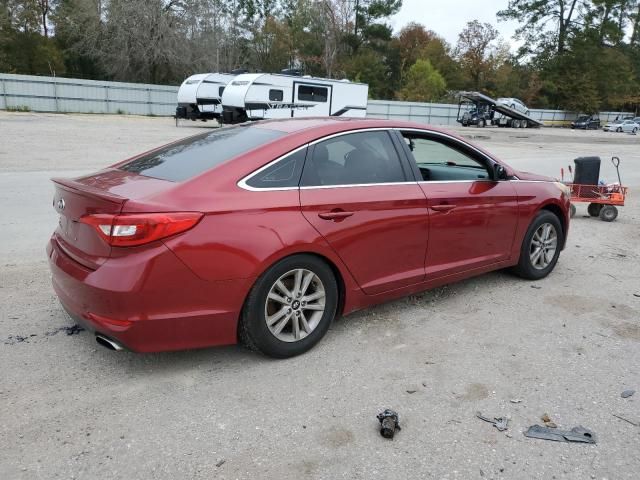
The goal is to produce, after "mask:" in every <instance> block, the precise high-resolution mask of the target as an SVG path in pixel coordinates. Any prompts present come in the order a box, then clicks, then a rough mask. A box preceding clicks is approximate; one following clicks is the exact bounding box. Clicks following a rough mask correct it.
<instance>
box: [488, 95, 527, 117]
mask: <svg viewBox="0 0 640 480" xmlns="http://www.w3.org/2000/svg"><path fill="white" fill-rule="evenodd" d="M496 102H497V103H499V104H501V105H504V106H505V107H509V108H511V109H512V110H515V111H516V112H520V113H524V114H525V115H527V116H528V115H529V109H528V108H527V106H526V105H525V104H524V102H522V100H518V99H517V98H499V99H497V100H496Z"/></svg>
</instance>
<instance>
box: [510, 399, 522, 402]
mask: <svg viewBox="0 0 640 480" xmlns="http://www.w3.org/2000/svg"><path fill="white" fill-rule="evenodd" d="M509 401H510V402H511V403H522V400H521V399H520V398H512V399H511V400H509Z"/></svg>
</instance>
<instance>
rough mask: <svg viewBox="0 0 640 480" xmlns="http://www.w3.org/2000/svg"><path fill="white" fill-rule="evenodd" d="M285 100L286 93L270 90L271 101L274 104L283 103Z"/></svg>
mask: <svg viewBox="0 0 640 480" xmlns="http://www.w3.org/2000/svg"><path fill="white" fill-rule="evenodd" d="M283 98H284V92H283V91H282V90H269V100H271V101H272V102H281V101H282V99H283Z"/></svg>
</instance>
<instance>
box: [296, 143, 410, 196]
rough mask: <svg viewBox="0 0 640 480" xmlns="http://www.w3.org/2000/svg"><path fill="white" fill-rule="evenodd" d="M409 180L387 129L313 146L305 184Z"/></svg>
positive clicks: (303, 179) (306, 167)
mask: <svg viewBox="0 0 640 480" xmlns="http://www.w3.org/2000/svg"><path fill="white" fill-rule="evenodd" d="M405 180H406V177H405V174H404V170H403V169H402V164H401V163H400V158H399V157H398V154H397V152H396V150H395V148H394V146H393V143H392V142H391V138H390V137H389V134H388V133H387V132H386V131H373V132H359V133H350V134H346V135H340V136H338V137H335V138H331V139H329V140H325V141H323V142H320V143H318V144H316V145H315V146H314V147H313V151H312V153H311V158H309V159H307V162H306V163H305V167H304V172H303V174H302V182H301V185H302V186H307V187H316V186H331V185H363V184H373V183H396V182H404V181H405Z"/></svg>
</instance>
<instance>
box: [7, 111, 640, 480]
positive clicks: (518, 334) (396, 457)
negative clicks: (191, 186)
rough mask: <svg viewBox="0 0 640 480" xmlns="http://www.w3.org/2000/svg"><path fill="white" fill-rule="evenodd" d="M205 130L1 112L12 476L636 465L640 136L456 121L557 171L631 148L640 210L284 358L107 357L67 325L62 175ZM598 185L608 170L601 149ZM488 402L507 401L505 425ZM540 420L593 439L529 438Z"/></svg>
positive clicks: (631, 470) (511, 155) (355, 321)
mask: <svg viewBox="0 0 640 480" xmlns="http://www.w3.org/2000/svg"><path fill="white" fill-rule="evenodd" d="M193 125H194V124H191V123H189V124H188V126H185V127H181V128H176V127H175V126H174V125H173V122H172V120H170V119H162V118H141V117H127V116H97V115H47V114H18V113H12V114H9V113H4V112H0V200H1V202H2V206H3V209H2V214H1V216H0V266H1V270H0V271H1V275H0V305H1V306H0V312H1V315H0V371H1V377H0V378H1V379H0V478H3V479H11V480H13V479H22V478H24V479H33V478H38V479H40V478H41V479H52V478H122V479H131V478H140V479H142V478H153V479H165V478H166V479H175V478H198V479H199V478H207V479H208V478H214V477H215V478H221V479H241V478H242V479H244V478H273V479H301V478H309V479H316V478H318V479H320V478H325V479H338V478H348V479H354V478H362V479H369V478H385V479H408V478H434V479H465V480H466V479H474V478H478V479H480V478H483V479H484V478H486V479H489V478H496V479H520V478H522V479H529V478H539V479H551V478H558V479H560V478H567V479H589V478H594V479H603V478H606V479H637V478H638V472H640V456H639V455H638V452H639V451H640V408H639V407H640V319H639V312H640V228H639V227H640V202H639V201H638V197H637V196H636V195H634V194H635V192H637V191H638V190H639V189H640V136H638V137H635V136H631V135H623V134H614V133H604V132H600V131H596V132H572V131H567V130H550V129H545V130H502V129H500V130H499V129H491V128H487V129H484V130H479V129H475V128H474V129H466V130H463V129H458V130H459V131H461V132H463V133H464V134H467V135H470V136H475V137H477V138H476V139H475V141H476V142H477V143H479V144H480V145H482V146H484V147H486V148H487V149H489V150H490V151H493V152H495V153H497V154H498V155H499V156H501V157H502V158H503V159H505V160H507V161H508V162H509V163H510V164H512V165H513V166H514V167H516V168H519V169H526V170H530V171H535V172H539V173H543V174H549V175H553V176H558V174H559V169H560V167H561V166H566V165H568V164H569V163H571V161H572V159H573V158H574V157H576V156H580V155H601V156H602V157H603V158H605V159H606V158H609V157H610V156H611V155H612V154H616V155H619V156H620V157H621V159H622V175H623V181H624V182H625V183H627V184H628V185H630V186H631V187H632V195H631V196H630V198H629V201H628V205H627V206H626V207H624V208H623V209H621V212H620V216H619V218H618V220H617V221H616V222H614V223H612V224H607V223H604V222H601V221H599V220H595V219H591V218H588V217H586V216H585V215H586V209H585V208H584V207H583V206H579V207H578V215H577V216H576V218H575V219H574V221H573V222H572V224H571V231H570V237H569V240H568V244H567V249H566V250H565V251H564V252H563V254H562V255H561V257H560V262H559V264H558V266H557V268H556V269H555V271H554V272H553V274H552V275H550V276H549V277H548V278H547V279H545V280H543V281H540V282H536V283H531V282H527V281H522V280H519V279H517V278H515V277H513V276H511V275H510V274H508V273H505V272H496V273H492V274H488V275H484V276H482V277H478V278H475V279H471V280H467V281H464V282H460V283H457V284H454V285H450V286H447V287H444V288H440V289H436V290H432V291H430V292H426V293H424V294H421V295H416V296H413V297H409V298H406V299H403V300H399V301H396V302H392V303H388V304H385V305H382V306H379V307H376V308H372V309H369V310H366V311H362V312H358V313H356V314H353V315H350V316H348V317H346V318H343V319H340V320H338V321H337V322H335V323H334V325H333V327H332V329H331V330H330V331H329V333H328V335H327V336H326V337H325V339H324V340H323V341H322V342H321V343H320V344H319V345H318V346H317V347H316V348H315V349H314V350H312V351H311V352H309V353H308V354H306V355H303V356H301V357H297V358H293V359H289V360H285V361H274V360H270V359H267V358H264V357H261V356H258V355H255V354H253V353H250V352H248V351H246V350H244V349H242V348H240V347H228V348H214V349H207V350H199V351H190V352H177V353H163V354H151V355H138V354H133V353H126V352H125V353H114V352H111V351H108V350H106V349H103V348H102V347H99V346H98V345H97V344H96V343H95V341H94V340H93V338H92V337H91V335H89V334H88V333H87V332H79V333H76V334H73V333H74V331H73V330H69V327H71V326H72V325H73V322H72V321H71V320H70V319H69V318H68V317H67V316H66V315H65V313H64V312H63V310H62V309H61V308H60V306H59V304H58V302H57V300H56V298H55V296H54V294H53V292H52V289H51V287H50V279H49V272H48V268H47V264H46V257H45V254H44V245H45V243H46V240H47V238H48V236H49V234H50V232H51V231H52V230H53V228H54V226H55V223H56V216H55V212H54V211H53V209H52V208H51V195H52V187H51V185H50V182H49V181H48V178H49V177H50V176H55V175H62V176H66V175H75V174H79V173H83V172H88V171H92V170H95V169H97V168H100V167H103V166H105V165H108V164H109V163H112V162H115V161H117V160H120V159H122V158H124V157H126V156H127V155H132V154H134V153H137V152H140V151H142V150H145V149H147V148H150V147H153V146H157V145H159V144H162V143H165V142H168V141H171V140H174V139H177V138H180V137H183V136H187V135H190V134H192V133H194V132H196V131H198V130H197V129H196V128H194V126H193ZM195 126H196V127H199V128H203V124H195ZM602 177H603V178H605V179H607V180H609V181H613V180H614V179H615V178H614V177H615V173H614V170H612V169H611V168H610V166H609V164H608V160H607V161H605V163H604V165H603V173H602ZM626 389H637V390H638V391H639V392H638V393H636V395H634V396H632V397H630V398H627V399H623V398H621V396H620V393H621V392H622V391H623V390H626ZM512 400H518V402H517V403H513V402H512ZM385 407H391V408H394V409H396V410H397V411H398V412H399V413H400V416H401V424H402V427H403V428H402V431H401V432H399V433H398V434H397V436H396V438H395V439H394V440H393V441H388V440H385V439H383V438H382V437H380V436H379V434H378V432H377V427H378V425H377V421H376V419H375V415H376V414H377V413H378V412H379V411H380V410H381V409H382V408H385ZM477 411H481V412H483V413H484V414H486V415H494V416H504V415H509V416H510V417H511V423H510V426H509V430H508V431H507V432H498V431H497V430H496V429H495V428H494V427H492V426H491V425H490V424H488V423H484V422H482V421H480V420H478V419H476V418H475V412H477ZM545 413H548V414H549V415H550V417H551V418H552V420H553V421H554V422H555V423H556V424H557V425H558V426H559V427H561V428H566V429H570V428H572V427H574V426H577V425H582V426H585V427H587V428H590V429H591V430H593V431H594V432H596V434H597V439H598V443H597V445H580V444H565V443H556V442H549V441H544V440H535V439H529V438H526V437H524V436H523V434H522V432H523V431H524V430H525V429H526V428H527V427H528V426H529V425H533V424H536V423H541V420H540V416H541V415H543V414H545ZM614 415H618V416H620V417H623V418H625V419H627V420H628V422H627V421H624V420H622V419H619V418H617V417H616V416H614ZM631 422H633V423H635V425H633V424H632V423H631Z"/></svg>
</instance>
